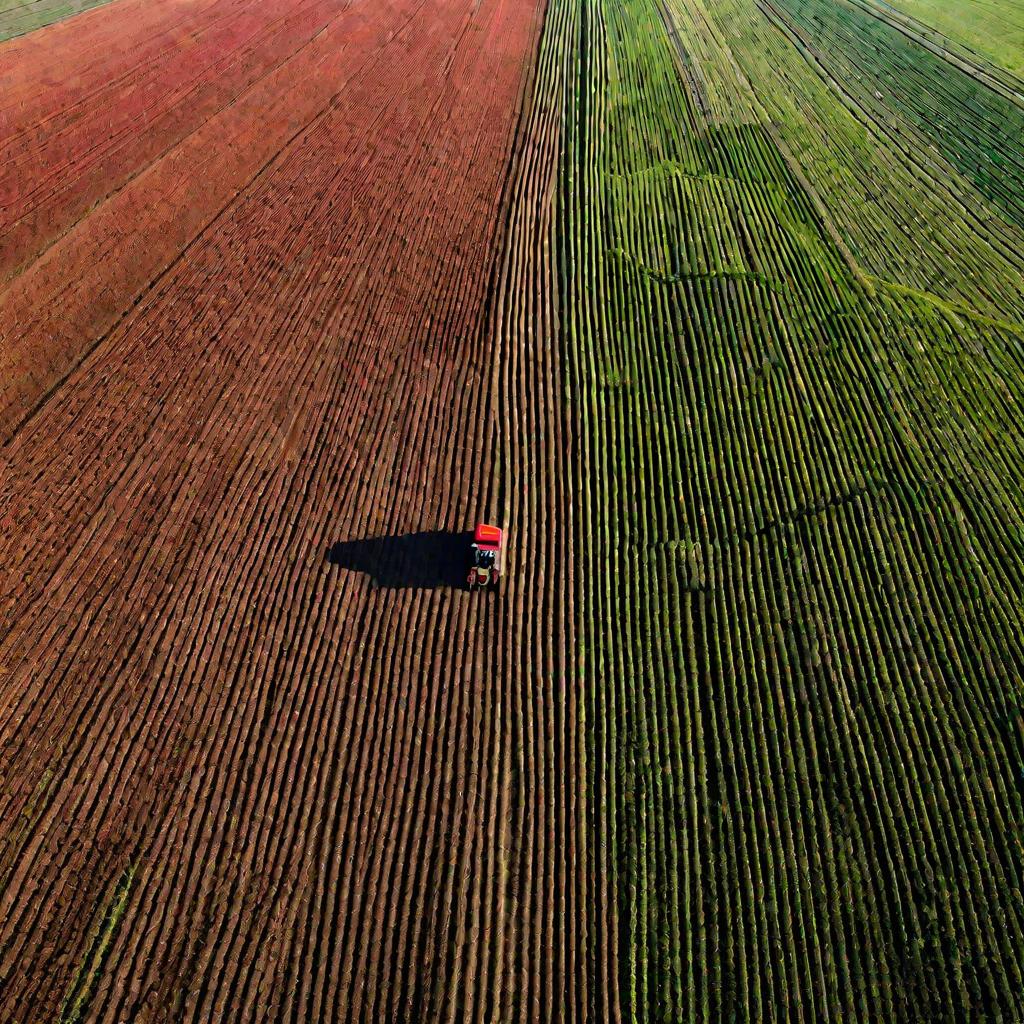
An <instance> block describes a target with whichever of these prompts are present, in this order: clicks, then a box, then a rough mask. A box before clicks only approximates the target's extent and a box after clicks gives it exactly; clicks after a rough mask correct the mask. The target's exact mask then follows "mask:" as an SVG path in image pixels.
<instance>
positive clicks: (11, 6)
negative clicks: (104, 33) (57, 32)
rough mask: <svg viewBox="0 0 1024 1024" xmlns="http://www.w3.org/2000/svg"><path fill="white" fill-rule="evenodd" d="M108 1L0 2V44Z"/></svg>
mask: <svg viewBox="0 0 1024 1024" xmlns="http://www.w3.org/2000/svg"><path fill="white" fill-rule="evenodd" d="M109 2H110V0H0V43H2V42H3V41H4V40H5V39H12V38H14V37H15V36H21V35H25V33H26V32H32V31H34V30H35V29H37V28H42V27H43V26H44V25H51V24H53V22H55V21H61V20H62V19H64V18H70V17H71V16H72V15H74V14H81V13H82V11H87V10H89V9H90V8H91V7H99V6H100V5H101V4H105V3H109Z"/></svg>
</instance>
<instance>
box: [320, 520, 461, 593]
mask: <svg viewBox="0 0 1024 1024" xmlns="http://www.w3.org/2000/svg"><path fill="white" fill-rule="evenodd" d="M472 540H473V534H472V533H469V532H468V531H467V532H460V533H455V532H454V531H452V530H424V531H423V532H421V533H402V534H396V535H393V536H390V537H366V538H362V539H358V540H342V541H338V542H337V543H336V544H332V545H331V547H330V548H329V549H328V551H327V561H328V562H330V563H331V565H338V566H341V568H343V569H352V570H354V571H355V572H362V573H366V575H367V576H369V577H370V578H371V579H372V580H373V583H374V585H375V586H378V587H389V588H392V589H395V590H403V589H410V590H434V589H436V588H438V587H464V586H465V585H466V574H467V572H468V571H469V545H470V543H471V541H472Z"/></svg>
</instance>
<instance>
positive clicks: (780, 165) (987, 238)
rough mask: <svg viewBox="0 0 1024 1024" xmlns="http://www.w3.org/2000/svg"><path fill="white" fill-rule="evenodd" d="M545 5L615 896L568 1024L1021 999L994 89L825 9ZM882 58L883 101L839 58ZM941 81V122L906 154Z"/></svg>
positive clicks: (1010, 230)
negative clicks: (938, 144)
mask: <svg viewBox="0 0 1024 1024" xmlns="http://www.w3.org/2000/svg"><path fill="white" fill-rule="evenodd" d="M825 7H829V10H828V12H824V11H822V10H819V8H825ZM552 11H553V12H555V14H554V16H552V15H551V14H549V19H551V22H552V24H554V25H557V26H559V28H558V31H557V32H555V31H549V32H548V33H547V34H546V36H545V42H544V46H545V47H546V48H547V50H548V51H550V50H552V49H556V50H558V51H559V54H560V57H559V59H564V60H565V61H566V62H567V63H569V65H570V66H571V67H572V68H574V70H575V80H574V81H570V83H569V85H568V87H567V89H566V93H565V96H564V97H563V99H564V116H563V124H562V136H563V138H562V147H561V152H562V168H561V175H560V179H559V188H558V190H557V193H556V195H555V197H554V202H555V205H556V209H557V230H556V238H555V241H556V249H557V251H556V256H555V258H556V260H557V265H558V267H559V270H560V274H561V293H560V296H559V322H560V325H561V326H560V330H561V340H562V346H563V350H564V355H563V363H564V365H565V366H566V368H567V376H568V380H567V387H566V393H567V396H568V399H567V400H568V404H569V409H570V415H571V419H572V421H573V422H574V423H575V431H574V438H575V441H574V449H573V452H572V459H571V463H572V465H573V466H574V467H575V468H574V478H573V480H572V482H571V484H572V486H571V491H572V493H573V494H574V495H575V496H576V507H575V526H574V549H575V552H576V561H577V563H578V569H577V571H576V572H575V574H574V580H575V582H576V589H577V593H576V598H575V604H574V607H575V609H576V614H577V623H576V627H577V629H576V632H577V636H578V637H579V638H580V641H581V649H580V653H579V660H578V665H577V671H578V672H579V675H580V679H581V682H582V688H581V692H582V693H583V695H584V696H583V698H582V700H583V703H582V706H581V708H580V715H581V718H582V720H583V721H584V722H585V724H586V729H587V759H586V760H587V786H588V817H587V833H588V837H589V842H590V854H589V861H588V870H589V875H590V878H591V886H592V889H593V891H594V892H595V893H596V894H601V893H604V892H608V893H610V894H611V896H612V898H613V899H614V901H615V914H614V915H612V916H611V918H610V917H609V915H608V914H606V913H605V912H604V910H603V909H602V908H601V901H600V899H597V900H595V901H594V907H593V909H592V912H591V913H592V916H591V920H590V923H589V929H588V933H589V935H590V941H591V942H592V943H593V944H594V945H595V946H601V947H604V948H614V949H615V951H616V957H615V958H614V963H613V964H612V966H611V967H610V968H609V969H611V970H612V971H613V976H612V977H609V978H598V979H595V981H594V983H593V984H592V985H591V991H592V992H593V993H611V996H610V1000H611V1005H610V1006H607V1005H600V1006H598V1005H597V1002H596V1000H597V999H598V997H597V996H596V995H595V996H594V1000H595V1002H594V1006H595V1013H596V1014H597V1015H598V1016H599V1017H600V1018H601V1019H616V1018H618V1017H621V1018H622V1019H627V1020H634V1021H644V1022H647V1021H689V1020H707V1021H724V1020H749V1021H762V1020H765V1021H768V1020H778V1021H783V1020H785V1021H789V1020H803V1021H808V1022H810V1021H818V1020H863V1021H877V1020H918V1019H920V1020H950V1021H959V1020H969V1019H978V1020H980V1019H985V1020H1007V1021H1012V1020H1017V1019H1020V1018H1021V1017H1022V1015H1024V1001H1022V996H1021V992H1022V991H1024V977H1022V963H1021V958H1020V950H1021V949H1024V899H1022V895H1021V883H1022V878H1024V851H1022V848H1021V842H1020V823H1021V821H1022V820H1024V816H1022V812H1024V807H1022V800H1021V795H1022V787H1021V777H1022V776H1021V771H1022V765H1021V755H1022V735H1024V734H1022V731H1021V726H1020V711H1019V708H1020V701H1021V697H1022V693H1021V685H1020V678H1021V670H1022V667H1024V645H1022V644H1024V641H1022V630H1021V625H1022V613H1024V603H1022V597H1024V474H1022V472H1021V470H1020V468H1019V467H1020V466H1021V465H1024V462H1022V460H1021V456H1022V455H1024V429H1022V422H1021V419H1020V416H1019V412H1018V403H1019V402H1020V401H1021V399H1022V396H1024V330H1022V329H1021V327H1020V324H1021V322H1022V312H1024V307H1022V305H1021V302H1022V300H1021V296H1020V294H1019V269H1020V251H1019V250H1017V249H1016V248H1015V246H1016V242H1015V241H1010V242H1008V241H1007V240H1008V239H1009V240H1014V239H1016V238H1017V235H1016V234H1015V232H1017V228H1016V227H1015V226H1014V224H1013V223H1012V222H1013V220H1014V210H1015V207H1014V203H1016V202H1017V201H1018V200H1019V197H1015V194H1014V190H1013V187H1012V183H1010V182H1009V179H1008V178H1007V179H1004V180H1003V181H1002V184H1000V183H999V182H998V181H997V180H996V178H994V177H989V178H986V177H985V174H984V173H983V172H984V170H985V169H984V168H983V167H982V166H981V162H980V158H979V157H978V154H979V153H980V152H981V151H982V149H983V148H984V146H985V145H989V144H991V143H992V138H991V137H989V138H988V139H987V141H986V138H985V132H986V131H987V129H986V128H984V127H983V126H982V122H984V124H993V123H995V121H994V120H993V119H996V118H997V115H996V114H992V115H991V118H989V120H985V118H986V117H988V114H985V115H984V117H982V114H983V113H984V110H988V109H990V108H991V109H995V107H994V106H993V104H994V102H995V101H993V100H992V97H990V96H984V97H979V95H978V94H976V93H975V92H973V91H972V90H971V89H968V88H967V87H965V86H964V83H963V81H962V80H961V79H958V78H956V77H955V74H960V72H958V71H956V69H955V68H953V67H952V65H947V67H948V69H949V70H948V71H947V70H946V67H944V66H943V62H941V61H938V62H937V63H936V62H932V61H931V60H930V58H923V59H920V60H918V59H917V56H916V55H915V54H914V53H913V52H912V51H911V50H909V49H908V50H906V52H903V51H900V53H899V55H898V56H897V54H896V50H895V44H894V43H893V40H892V39H891V37H890V36H889V35H887V34H886V33H888V32H890V31H891V29H890V28H888V27H887V26H886V25H884V24H883V23H881V22H877V25H876V23H874V22H872V23H871V24H870V25H867V23H865V22H864V21H863V18H865V17H868V15H866V14H864V12H863V11H862V10H860V9H859V8H857V7H856V6H855V5H853V4H849V3H845V2H842V0H837V2H836V3H835V4H832V5H831V6H829V5H828V4H826V3H825V0H820V2H818V0H815V2H814V3H813V4H812V2H811V0H786V2H785V3H783V2H779V3H778V4H776V5H774V6H772V7H769V6H768V5H767V3H765V4H764V5H760V6H759V5H758V4H757V3H755V2H754V0H717V2H708V3H706V4H704V5H702V4H701V2H700V0H583V2H581V3H578V4H569V3H568V0H552ZM569 11H571V16H570V15H568V14H567V12H569ZM866 25H867V27H866ZM787 26H788V27H787ZM794 26H795V28H794ZM877 26H881V27H880V28H879V27H877ZM812 30H813V31H812ZM826 31H827V32H828V33H831V34H830V35H829V37H828V44H827V46H826V45H825V43H824V34H825V33H826ZM812 36H813V37H814V38H817V40H818V43H817V44H816V45H817V46H818V47H820V48H821V49H822V50H828V54H829V58H828V59H829V65H828V68H824V67H823V66H822V65H821V64H816V63H815V62H816V61H817V60H818V59H819V58H818V56H816V55H815V54H813V53H811V52H810V50H809V49H807V48H806V46H805V43H804V42H803V40H804V39H805V38H811V37H812ZM876 44H877V45H878V47H879V52H878V53H876V52H875V50H874V49H873V47H874V46H875V45H876ZM883 44H884V46H883ZM899 45H900V46H903V45H904V44H903V43H900V44H899ZM802 46H804V47H805V48H804V49H801V47H802ZM886 46H888V49H885V47H886ZM876 60H877V61H878V62H879V63H878V69H879V72H880V69H882V68H884V70H885V74H886V75H889V76H893V79H894V80H893V82H892V83H891V84H890V86H888V89H889V90H890V92H891V94H892V96H894V97H896V98H895V99H894V100H892V104H893V105H892V106H890V107H887V108H886V111H880V110H875V109H869V108H868V107H867V106H864V107H856V105H851V104H850V103H849V102H848V101H849V99H850V95H851V94H850V93H842V94H840V92H839V91H837V89H836V83H835V79H834V77H830V76H833V75H839V74H840V69H844V70H843V74H844V75H845V74H847V73H853V72H852V69H853V68H854V67H855V66H859V67H861V68H866V67H868V66H869V64H870V63H871V62H872V61H876ZM954 72H955V74H954ZM944 75H946V76H949V77H946V78H943V76H944ZM933 79H934V81H933ZM940 85H941V86H942V88H943V89H944V90H945V91H944V92H942V93H941V94H942V95H944V96H945V101H946V105H947V108H948V116H949V121H948V123H949V124H950V125H955V126H956V132H955V134H954V135H951V136H950V138H949V139H948V140H946V141H945V143H944V146H943V148H942V152H940V153H934V152H930V153H929V154H927V155H926V156H924V157H922V155H921V153H920V152H909V151H906V150H905V148H904V147H905V146H907V145H909V143H908V142H907V140H908V139H909V138H910V133H912V132H913V133H917V134H916V136H915V137H916V138H919V139H922V138H923V139H927V136H926V135H925V134H924V133H925V129H926V127H927V121H928V107H927V104H928V103H929V102H930V100H929V97H930V96H932V95H939V93H938V92H935V91H934V90H937V89H939V86H940ZM930 89H931V90H933V91H932V92H929V90H930ZM873 91H874V90H871V92H872V94H873ZM985 104H989V107H985ZM972 110H973V111H974V112H975V114H977V115H978V117H979V118H980V120H978V121H977V123H976V124H975V125H974V127H972V123H971V119H970V116H969V111H972ZM893 111H895V113H896V114H897V115H898V116H899V118H900V119H901V125H900V130H899V132H898V133H896V135H895V136H891V135H888V134H887V129H886V125H889V124H890V121H889V120H888V118H889V117H890V114H892V112H893ZM979 111H981V112H982V114H979ZM894 116H895V115H894ZM1004 116H1005V117H1007V118H1008V117H1011V116H1015V115H1011V113H1008V112H1007V111H1006V110H1005V109H1003V108H1001V112H1000V113H999V114H998V117H1004ZM1020 142H1021V140H1020V139H1019V138H1018V139H1012V138H1008V139H1005V140H1003V142H1002V143H1001V145H1003V146H1005V149H1006V159H1005V162H1004V166H1006V167H1009V168H1011V170H1012V169H1013V168H1015V167H1018V166H1019V157H1020ZM832 143H835V145H834V147H832V146H831V144H832ZM830 147H831V148H830ZM862 155H866V156H865V159H864V161H863V162H861V156H862ZM1012 173H1016V172H1015V171H1012ZM943 189H944V190H945V193H944V192H943V191H942V190H943ZM870 190H880V192H879V194H878V195H877V196H876V197H875V199H874V200H873V201H872V200H869V199H868V197H867V193H868V192H869V191H870ZM951 194H955V195H956V196H957V197H958V202H957V203H956V204H952V205H951V204H949V203H948V201H947V198H946V197H947V196H948V195H951ZM915 221H916V222H917V223H918V225H919V227H920V230H915V237H916V246H915V247H914V248H909V247H908V245H907V239H908V237H909V235H908V231H909V228H908V225H910V224H911V223H913V222H915ZM961 259H966V260H968V261H969V264H968V265H966V266H961V265H959V262H958V261H959V260H961ZM610 919H612V920H614V927H613V931H612V932H609V931H608V927H609V926H608V921H609V920H610ZM591 963H593V964H594V965H595V970H596V971H598V973H600V971H601V970H603V969H604V965H605V964H608V963H611V961H610V960H609V958H607V957H605V956H604V955H603V954H602V953H595V954H593V956H592V958H591ZM598 965H600V966H598ZM602 998H603V997H602Z"/></svg>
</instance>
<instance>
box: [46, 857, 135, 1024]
mask: <svg viewBox="0 0 1024 1024" xmlns="http://www.w3.org/2000/svg"><path fill="white" fill-rule="evenodd" d="M137 868H138V865H137V864H129V865H128V867H127V868H125V870H124V872H123V873H122V875H121V877H120V878H119V879H118V880H117V882H116V884H115V885H114V889H113V892H112V893H111V895H110V899H109V900H107V902H106V905H105V906H104V907H103V910H102V912H101V914H100V917H99V921H98V922H97V924H96V927H95V929H94V930H93V932H92V940H91V942H90V943H89V948H88V949H87V950H86V953H85V957H84V959H83V960H82V963H81V964H80V965H79V968H78V970H77V971H76V972H75V977H74V980H73V981H72V983H71V987H70V988H69V989H68V994H67V995H66V996H65V997H64V1002H63V1004H62V1005H61V1008H60V1017H59V1018H58V1024H76V1022H77V1021H80V1020H82V1019H83V1018H84V1014H85V1011H86V1010H87V1009H88V1007H89V1000H90V999H91V998H92V994H93V991H94V990H95V988H96V982H97V981H98V980H99V976H100V972H101V971H102V969H103V963H104V961H105V960H106V957H107V951H108V950H109V948H110V943H111V942H112V941H113V939H114V936H115V935H116V934H117V926H118V925H119V924H120V923H121V917H122V915H123V914H124V911H125V907H127V905H128V896H129V893H130V892H131V888H132V882H133V881H134V880H135V872H136V870H137Z"/></svg>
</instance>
